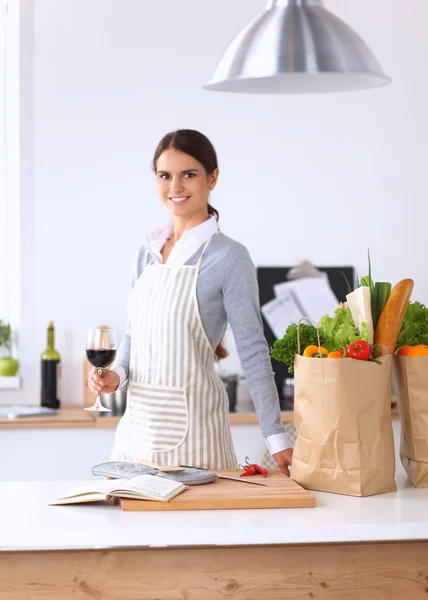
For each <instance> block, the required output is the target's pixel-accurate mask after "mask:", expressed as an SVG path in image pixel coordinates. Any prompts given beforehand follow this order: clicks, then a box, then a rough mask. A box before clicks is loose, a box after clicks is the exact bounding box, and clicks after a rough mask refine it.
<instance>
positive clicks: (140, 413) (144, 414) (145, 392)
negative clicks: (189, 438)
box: [129, 381, 189, 452]
mask: <svg viewBox="0 0 428 600" xmlns="http://www.w3.org/2000/svg"><path fill="white" fill-rule="evenodd" d="M130 400H131V401H130V403H129V423H130V428H131V430H132V431H133V433H134V434H138V436H139V437H140V439H141V442H142V443H143V445H144V447H145V448H146V449H149V450H151V451H152V452H164V451H169V450H174V448H178V446H181V444H182V443H183V441H184V439H185V437H186V435H187V430H188V426H189V416H188V405H187V395H186V390H185V388H181V387H170V386H166V385H151V384H143V383H138V382H135V381H131V382H130Z"/></svg>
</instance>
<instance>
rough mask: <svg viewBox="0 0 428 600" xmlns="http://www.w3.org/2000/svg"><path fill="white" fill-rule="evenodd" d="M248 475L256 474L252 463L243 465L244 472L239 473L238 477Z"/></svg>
mask: <svg viewBox="0 0 428 600" xmlns="http://www.w3.org/2000/svg"><path fill="white" fill-rule="evenodd" d="M249 475H257V471H256V470H255V468H254V467H253V466H252V465H246V466H245V467H244V472H243V473H241V474H240V476H239V477H248V476H249Z"/></svg>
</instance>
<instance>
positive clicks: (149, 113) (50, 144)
mask: <svg viewBox="0 0 428 600" xmlns="http://www.w3.org/2000/svg"><path fill="white" fill-rule="evenodd" d="M327 5H328V8H330V10H332V11H334V12H336V13H337V14H338V15H339V16H341V17H342V18H343V19H345V21H347V22H348V23H349V24H350V25H351V26H352V27H354V28H355V29H356V30H357V31H358V32H359V33H360V35H362V37H363V38H364V39H365V40H366V41H367V43H368V44H369V46H371V48H372V50H373V51H374V53H375V54H376V56H377V58H378V60H379V61H380V63H381V64H382V66H383V67H384V69H385V71H386V72H387V73H388V74H389V75H390V76H391V77H392V79H393V83H392V85H389V86H387V87H385V88H382V89H379V90H373V91H365V92H357V93H347V94H342V95H341V94H337V95H324V96H323V95H313V96H298V97H288V96H262V97H258V96H251V95H248V96H246V95H236V96H234V95H227V94H221V93H213V92H208V91H204V90H202V89H201V84H202V83H203V82H204V81H205V80H207V79H208V78H209V77H210V75H211V73H212V71H213V68H214V66H215V64H216V61H217V60H218V58H219V57H220V55H221V53H222V51H223V49H224V48H225V47H226V45H227V44H228V42H229V41H230V40H231V39H232V37H233V36H234V35H235V34H236V33H237V32H238V31H239V30H240V29H241V28H242V27H243V26H244V25H245V24H246V23H247V22H248V21H249V20H251V19H252V18H253V17H254V16H256V15H257V14H258V13H259V12H260V11H261V10H262V9H263V6H264V2H263V0H233V2H231V0H216V1H215V2H214V1H213V0H211V1H209V0H204V1H203V2H201V1H200V0H180V2H177V0H156V2H153V1H148V0H145V1H144V0H121V2H120V3H119V2H117V1H113V0H34V1H33V2H29V1H28V0H26V1H24V4H23V9H24V13H25V14H24V17H25V16H27V17H28V16H31V12H32V10H31V9H32V8H33V9H34V15H33V16H34V29H33V31H32V32H31V33H32V35H33V40H31V37H32V36H31V35H30V36H29V42H28V44H27V46H26V53H25V52H24V53H23V59H25V60H27V62H28V61H29V60H32V61H33V62H31V63H28V64H27V65H26V68H27V71H28V72H27V79H26V81H25V83H26V86H27V92H28V94H27V95H26V96H25V97H24V98H23V111H24V112H25V111H26V112H25V114H26V116H27V127H26V128H25V129H24V130H23V132H22V136H23V141H24V146H23V152H24V153H25V157H26V160H27V162H26V179H25V181H26V183H27V187H26V189H24V190H23V192H25V196H24V197H23V216H24V220H25V224H26V228H27V230H28V231H29V237H28V238H26V239H27V242H26V245H25V247H24V251H25V255H24V263H23V273H24V274H25V279H24V282H23V286H22V304H23V308H22V310H23V314H25V315H26V319H25V324H26V330H25V331H23V332H22V338H21V339H22V344H21V352H22V356H21V358H22V360H23V363H24V365H25V373H24V374H25V378H26V387H25V389H24V391H23V392H14V393H13V394H14V395H13V399H19V400H21V401H26V402H30V403H34V402H37V401H38V398H39V393H38V386H37V384H38V369H39V363H38V357H39V353H40V352H41V350H42V349H43V347H44V345H45V327H46V324H47V321H48V320H49V319H54V320H55V324H56V327H57V347H58V349H59V350H60V352H61V354H62V357H63V364H64V390H65V393H64V401H65V402H66V403H80V402H81V384H82V379H81V362H82V356H83V352H84V344H85V332H86V329H87V327H89V326H93V325H96V324H98V323H109V324H110V325H111V326H115V327H117V328H118V329H120V330H121V331H123V326H124V324H125V320H126V314H125V304H126V294H127V286H128V280H129V274H130V269H131V263H132V260H133V257H134V254H135V251H136V249H137V247H138V246H139V245H140V244H141V243H142V240H143V234H144V232H145V231H148V230H151V229H153V228H155V227H157V226H158V225H159V224H161V223H162V222H163V221H165V220H166V219H167V217H168V215H167V214H166V212H165V209H164V208H162V207H161V205H160V203H159V201H158V200H157V197H156V193H155V188H154V180H153V175H152V173H151V170H150V160H151V156H152V153H153V150H154V147H155V145H156V144H157V142H158V140H159V139H160V137H161V136H162V135H163V134H164V133H166V132H167V131H169V130H171V129H175V128H179V127H189V128H198V129H201V130H202V131H203V132H205V133H206V134H207V135H208V136H209V137H211V139H212V141H213V142H214V144H215V146H216V148H217V150H218V154H219V159H220V166H221V171H222V173H221V180H220V184H219V186H218V188H217V189H216V192H215V195H214V196H213V204H214V205H215V206H216V207H217V208H218V209H219V211H220V214H221V220H220V223H221V228H222V230H223V231H224V232H225V233H226V234H228V235H230V236H232V237H234V238H236V239H237V240H239V241H241V242H242V243H244V244H245V245H246V246H247V247H248V249H249V250H250V253H251V255H252V257H253V260H254V262H255V263H256V265H285V264H293V263H295V262H297V261H299V260H301V259H304V258H308V259H311V260H312V261H314V262H315V263H317V264H321V265H338V264H351V265H354V266H355V267H356V268H357V269H358V272H359V273H360V274H364V273H365V272H366V251H367V248H368V247H369V246H370V248H371V256H372V266H373V276H374V278H375V279H379V280H390V281H392V282H396V281H397V280H399V279H401V278H403V277H413V278H414V279H415V281H416V286H415V292H414V297H415V298H418V299H420V300H422V301H424V302H428V279H427V277H426V275H425V273H426V267H425V264H424V263H425V256H426V222H427V216H428V209H427V208H426V198H427V193H426V192H427V180H426V152H425V144H426V140H427V138H428V121H427V117H426V107H427V106H428V80H427V77H426V57H427V56H428V37H427V36H426V23H427V22H428V3H427V2H426V0H407V1H406V2H403V1H402V0H376V2H373V1H372V0H360V1H359V2H356V1H355V0H328V2H327ZM27 24H28V23H27ZM32 43H33V44H34V49H33V48H32V47H31V44H32ZM31 70H33V73H32V75H33V80H32V81H33V83H34V87H31V85H30V83H31V77H30V75H31V73H30V71H31ZM31 115H32V118H33V121H32V122H31V119H29V116H31ZM32 128H34V140H32V137H31V132H32ZM26 133H28V137H27V138H26V137H25V134H26ZM33 142H34V145H33ZM31 163H33V166H34V170H33V169H32V164H31ZM32 178H34V182H33V183H32V181H33V179H32ZM29 183H31V185H29ZM28 240H29V241H28ZM30 316H31V318H30ZM10 394H12V393H10ZM4 399H6V397H5V396H2V401H3V400H4ZM11 399H12V395H10V396H9V398H8V400H9V401H10V400H11Z"/></svg>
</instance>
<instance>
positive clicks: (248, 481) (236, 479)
mask: <svg viewBox="0 0 428 600" xmlns="http://www.w3.org/2000/svg"><path fill="white" fill-rule="evenodd" d="M217 477H218V478H219V479H232V481H239V482H240V483H254V485H264V486H266V487H270V485H269V483H262V482H261V481H252V480H251V479H240V478H239V477H229V475H218V474H217Z"/></svg>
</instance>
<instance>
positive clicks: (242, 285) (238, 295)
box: [89, 130, 292, 475]
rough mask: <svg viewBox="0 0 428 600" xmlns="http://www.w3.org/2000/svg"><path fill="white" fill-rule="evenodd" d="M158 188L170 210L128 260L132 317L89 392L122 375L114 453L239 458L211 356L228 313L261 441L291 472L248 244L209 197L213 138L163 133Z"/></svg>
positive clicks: (199, 460) (166, 458)
mask: <svg viewBox="0 0 428 600" xmlns="http://www.w3.org/2000/svg"><path fill="white" fill-rule="evenodd" d="M153 169H154V171H155V173H156V180H157V191H158V194H159V197H160V199H161V201H162V202H163V204H164V205H165V206H166V208H167V209H168V210H169V211H170V212H171V215H172V221H171V222H170V223H168V224H167V225H166V226H164V227H162V228H161V229H159V230H158V231H156V232H155V233H152V234H151V235H148V236H146V242H145V245H144V247H143V248H141V250H140V252H139V254H138V256H137V263H136V266H135V269H134V272H133V278H132V289H131V293H130V296H129V300H128V313H129V328H128V331H127V333H126V334H125V336H124V339H123V341H122V344H121V346H120V348H119V351H118V355H117V359H116V362H115V363H113V365H112V367H111V369H110V370H105V371H104V374H103V377H102V378H100V377H99V376H98V375H97V372H96V369H92V371H91V373H90V376H89V388H90V389H91V390H92V392H94V393H96V394H98V393H100V392H104V393H110V392H113V391H115V390H116V389H118V388H123V387H124V386H126V385H127V384H128V383H129V387H128V398H127V407H126V411H125V414H124V415H123V417H122V419H121V421H120V423H119V425H118V428H117V431H116V436H115V443H114V448H113V453H112V456H111V460H122V461H130V462H135V461H137V460H138V459H145V460H149V461H151V462H155V463H159V464H162V465H168V466H171V465H179V464H184V465H192V466H195V467H202V468H209V469H233V468H236V457H235V453H234V450H233V445H232V439H231V434H230V427H229V414H228V398H227V394H226V390H225V388H224V385H223V384H222V382H221V380H220V378H219V377H218V375H217V374H216V372H215V369H214V361H215V356H217V358H224V357H225V356H226V352H225V349H224V348H223V346H222V344H221V340H222V339H223V336H224V333H225V329H226V325H227V322H229V323H230V325H231V327H232V331H233V333H234V337H235V341H236V346H237V350H238V353H239V357H240V359H241V363H242V366H243V369H244V372H245V376H246V379H247V382H248V385H249V389H250V393H251V396H252V398H253V401H254V404H255V407H256V411H257V415H258V418H259V422H260V425H261V428H262V431H263V434H264V436H265V439H266V443H267V446H268V448H269V450H270V452H271V454H272V455H273V457H274V459H275V461H276V463H277V464H278V466H279V468H280V469H281V470H282V471H283V472H284V473H285V474H286V475H289V469H288V468H289V466H290V465H291V458H292V449H291V448H290V444H289V443H288V440H287V437H286V434H285V432H284V428H283V425H282V424H281V419H280V410H279V401H278V394H277V390H276V386H275V383H274V379H273V373H272V368H271V363H270V358H269V351H268V346H267V343H266V340H265V338H264V335H263V331H262V323H261V317H260V310H259V301H258V288H257V280H256V275H255V269H254V265H253V264H252V262H251V259H250V256H249V253H248V251H247V250H246V248H245V247H244V246H242V245H241V244H239V243H238V242H235V241H234V240H232V239H230V238H228V237H226V236H225V235H223V234H222V233H220V232H219V230H218V226H217V221H218V212H217V211H216V210H215V209H214V208H213V207H212V206H211V205H210V204H209V202H208V200H209V194H210V191H212V190H213V189H214V187H215V185H216V183H217V179H218V175H219V169H218V165H217V156H216V153H215V150H214V148H213V146H212V144H211V142H210V141H209V140H208V139H207V138H206V137H205V136H204V135H203V134H201V133H199V132H197V131H193V130H179V131H175V132H173V133H169V134H167V135H166V136H165V137H164V138H163V139H162V140H161V141H160V143H159V145H158V147H157V149H156V151H155V155H154V159H153Z"/></svg>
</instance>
